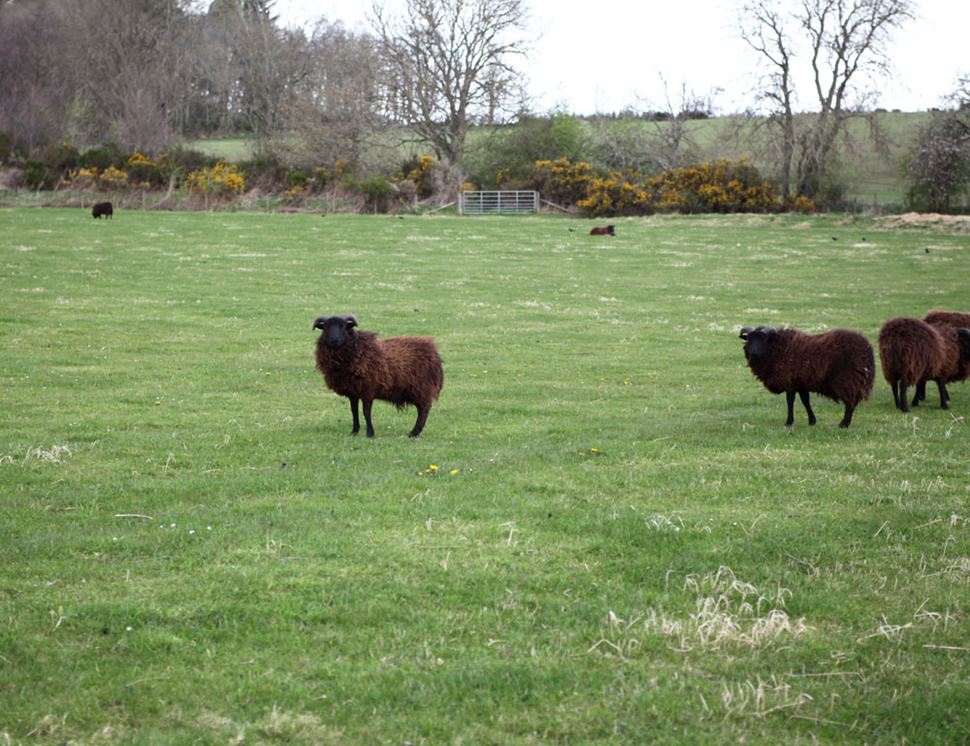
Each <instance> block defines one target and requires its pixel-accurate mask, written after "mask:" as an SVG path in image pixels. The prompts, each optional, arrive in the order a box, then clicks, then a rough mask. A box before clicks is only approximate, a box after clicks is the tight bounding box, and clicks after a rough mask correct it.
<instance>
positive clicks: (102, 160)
mask: <svg viewBox="0 0 970 746" xmlns="http://www.w3.org/2000/svg"><path fill="white" fill-rule="evenodd" d="M126 161H127V158H126V157H125V153H124V151H122V149H121V148H120V147H119V146H118V145H115V144H114V143H107V144H105V145H99V146H98V147H96V148H91V149H90V150H85V151H84V152H83V153H81V155H80V157H79V158H78V165H79V166H81V167H82V168H93V169H96V170H97V171H99V172H100V171H104V169H106V168H108V166H115V167H118V168H121V167H122V166H124V165H125V163H126Z"/></svg>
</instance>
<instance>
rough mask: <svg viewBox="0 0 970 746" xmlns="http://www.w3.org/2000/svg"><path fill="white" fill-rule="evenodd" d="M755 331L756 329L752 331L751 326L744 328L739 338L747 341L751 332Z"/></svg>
mask: <svg viewBox="0 0 970 746" xmlns="http://www.w3.org/2000/svg"><path fill="white" fill-rule="evenodd" d="M753 331H754V329H752V328H751V327H750V326H742V327H741V333H740V334H739V335H738V336H739V337H740V338H741V339H747V338H748V335H749V334H751V332H753Z"/></svg>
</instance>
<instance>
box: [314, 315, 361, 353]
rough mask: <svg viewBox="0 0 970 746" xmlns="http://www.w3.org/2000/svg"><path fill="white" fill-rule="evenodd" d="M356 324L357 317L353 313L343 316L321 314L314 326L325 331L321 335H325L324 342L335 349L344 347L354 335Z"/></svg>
mask: <svg viewBox="0 0 970 746" xmlns="http://www.w3.org/2000/svg"><path fill="white" fill-rule="evenodd" d="M355 326H357V318H356V317H355V316H354V315H353V314H352V313H348V314H344V315H343V316H319V317H317V320H316V321H314V322H313V328H314V329H320V330H321V331H322V332H323V334H321V335H320V336H321V337H323V342H324V344H325V345H327V347H329V348H331V349H334V350H336V349H337V348H339V347H343V346H344V345H345V344H346V343H347V340H348V339H351V338H352V337H353V336H354V327H355Z"/></svg>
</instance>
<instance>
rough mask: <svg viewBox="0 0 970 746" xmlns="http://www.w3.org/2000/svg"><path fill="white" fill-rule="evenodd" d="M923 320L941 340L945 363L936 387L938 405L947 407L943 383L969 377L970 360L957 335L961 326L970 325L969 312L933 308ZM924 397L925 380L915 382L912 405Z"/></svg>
mask: <svg viewBox="0 0 970 746" xmlns="http://www.w3.org/2000/svg"><path fill="white" fill-rule="evenodd" d="M923 321H925V322H926V323H927V324H929V325H930V326H932V327H933V328H934V329H936V330H937V332H938V333H939V334H940V336H941V338H942V340H943V344H944V357H945V364H944V367H943V370H942V371H941V375H942V381H937V387H938V388H939V390H940V407H941V408H942V409H949V402H950V394H949V392H948V391H947V389H946V385H945V384H947V383H955V382H960V381H965V380H966V379H967V378H970V361H968V359H967V356H966V354H965V353H964V351H963V347H962V345H961V343H960V339H959V336H958V332H959V329H960V328H961V327H964V328H966V327H970V313H962V312H960V311H942V310H940V309H934V310H932V311H930V312H929V313H927V314H926V316H924V317H923ZM924 399H926V382H925V381H921V382H920V383H918V384H916V394H915V395H914V396H913V403H912V406H914V407H915V406H918V405H919V403H920V402H921V401H923V400H924Z"/></svg>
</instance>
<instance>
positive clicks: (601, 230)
mask: <svg viewBox="0 0 970 746" xmlns="http://www.w3.org/2000/svg"><path fill="white" fill-rule="evenodd" d="M589 235H591V236H615V235H616V228H615V227H614V226H612V225H607V226H601V227H596V228H593V230H591V231H590V232H589Z"/></svg>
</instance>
